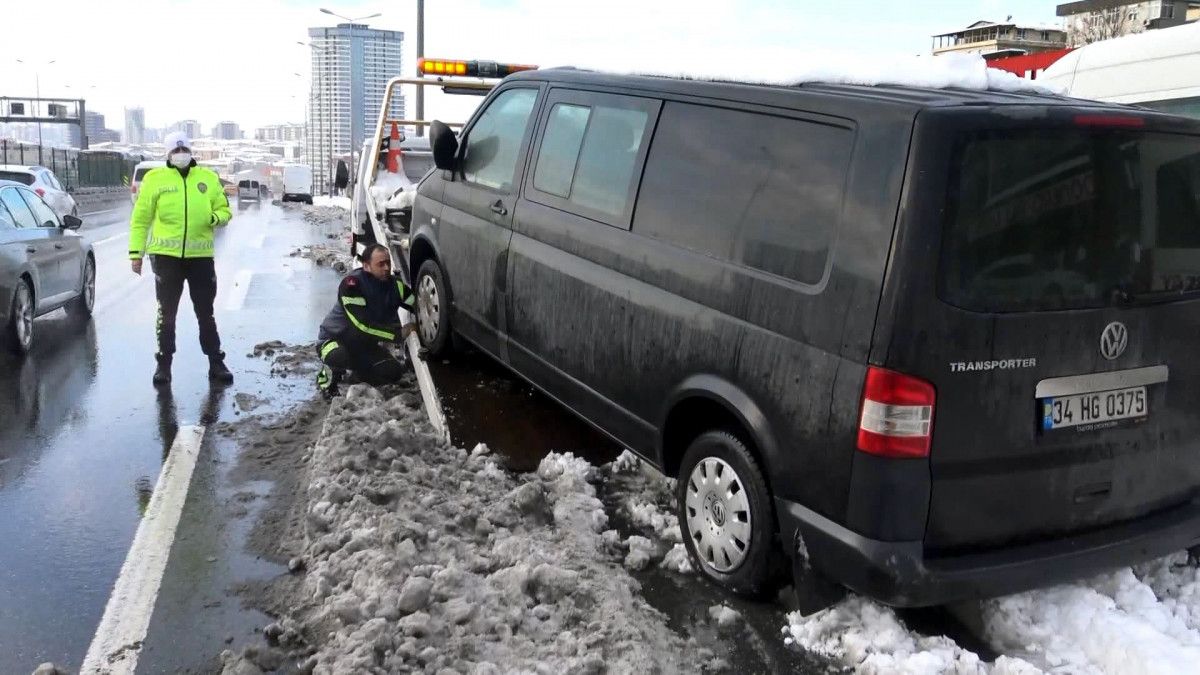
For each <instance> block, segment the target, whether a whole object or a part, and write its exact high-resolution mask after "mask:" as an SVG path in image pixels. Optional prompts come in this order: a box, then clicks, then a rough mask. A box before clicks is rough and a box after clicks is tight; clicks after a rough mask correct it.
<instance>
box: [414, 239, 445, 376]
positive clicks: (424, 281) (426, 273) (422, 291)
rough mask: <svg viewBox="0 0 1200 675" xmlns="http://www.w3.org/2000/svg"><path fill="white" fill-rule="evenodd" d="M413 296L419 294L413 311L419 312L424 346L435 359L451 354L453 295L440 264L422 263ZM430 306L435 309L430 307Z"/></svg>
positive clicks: (418, 328) (433, 261)
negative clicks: (451, 308) (451, 306)
mask: <svg viewBox="0 0 1200 675" xmlns="http://www.w3.org/2000/svg"><path fill="white" fill-rule="evenodd" d="M413 292H414V293H415V294H416V300H415V301H414V302H415V307H414V308H413V309H415V310H417V335H418V336H419V337H420V338H421V345H422V346H424V347H425V348H426V349H428V350H429V353H430V354H431V355H432V356H445V355H446V354H449V353H450V351H451V349H452V347H453V344H452V343H453V340H452V338H451V333H452V330H453V329H452V328H451V326H450V320H451V319H450V317H451V310H450V291H449V289H447V287H446V276H445V272H443V271H442V266H441V265H439V264H438V261H437V260H433V259H430V260H426V261H425V262H423V263H421V269H420V270H418V271H417V279H416V282H415V283H414V284H413ZM426 303H431V304H432V306H430V307H426Z"/></svg>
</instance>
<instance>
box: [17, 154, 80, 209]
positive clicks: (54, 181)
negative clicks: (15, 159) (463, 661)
mask: <svg viewBox="0 0 1200 675" xmlns="http://www.w3.org/2000/svg"><path fill="white" fill-rule="evenodd" d="M0 180H11V181H16V182H17V183H21V184H22V185H27V186H29V189H30V190H33V191H34V192H36V193H37V194H38V196H39V197H41V198H42V199H44V200H45V201H46V203H47V204H49V205H50V208H52V209H54V212H55V213H57V214H58V215H59V217H62V216H78V215H79V207H78V206H77V205H76V204H75V198H74V197H72V196H71V194H70V193H69V192H67V189H66V188H64V187H63V185H62V183H61V182H59V180H58V176H55V175H54V172H53V171H51V170H50V169H47V168H46V167H44V166H21V165H18V164H0Z"/></svg>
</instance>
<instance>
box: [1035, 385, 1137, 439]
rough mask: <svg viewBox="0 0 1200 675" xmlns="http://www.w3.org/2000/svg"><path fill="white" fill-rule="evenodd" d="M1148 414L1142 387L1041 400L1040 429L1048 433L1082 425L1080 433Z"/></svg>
mask: <svg viewBox="0 0 1200 675" xmlns="http://www.w3.org/2000/svg"><path fill="white" fill-rule="evenodd" d="M1148 414H1149V412H1148V408H1147V406H1146V388H1145V387H1130V388H1128V389H1116V390H1114V391H1101V392H1095V393H1089V394H1073V395H1071V396H1056V397H1054V398H1044V399H1042V428H1043V429H1045V430H1047V431H1049V430H1051V429H1065V428H1067V427H1080V426H1084V425H1087V426H1086V427H1084V428H1083V429H1081V431H1086V430H1088V427H1091V428H1104V427H1110V426H1115V423H1116V422H1118V421H1120V420H1128V419H1136V418H1139V417H1146V416H1147V415H1148Z"/></svg>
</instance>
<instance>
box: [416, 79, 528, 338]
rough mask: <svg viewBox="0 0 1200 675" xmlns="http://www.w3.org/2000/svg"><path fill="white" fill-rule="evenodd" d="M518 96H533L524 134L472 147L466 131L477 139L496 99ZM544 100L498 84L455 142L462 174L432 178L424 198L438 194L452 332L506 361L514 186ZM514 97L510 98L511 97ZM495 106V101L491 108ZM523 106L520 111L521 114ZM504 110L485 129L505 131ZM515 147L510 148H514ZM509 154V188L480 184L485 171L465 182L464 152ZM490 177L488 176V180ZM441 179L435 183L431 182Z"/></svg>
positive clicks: (468, 172)
mask: <svg viewBox="0 0 1200 675" xmlns="http://www.w3.org/2000/svg"><path fill="white" fill-rule="evenodd" d="M520 92H532V94H531V96H532V99H530V100H528V101H526V102H525V103H524V104H523V106H524V105H528V106H531V112H529V113H525V114H528V115H529V116H528V117H527V118H526V121H525V122H524V124H525V126H524V127H523V129H524V131H523V133H522V134H521V135H520V136H519V137H518V138H519V140H513V139H508V142H509V143H510V145H509V146H508V147H503V148H500V149H497V147H498V146H496V145H491V146H488V147H486V148H484V147H480V146H473V145H472V143H473V141H472V133H475V134H476V139H475V140H476V141H478V137H479V136H480V135H481V132H480V126H479V125H480V124H481V119H484V118H485V117H486V116H487V115H488V114H489V112H491V111H492V110H493V109H494V108H498V107H499V104H498V103H497V100H498V99H501V98H502V97H504V96H505V95H516V94H518V93H520ZM541 99H542V97H541V96H540V88H539V87H537V86H530V85H525V86H520V87H503V88H498V89H496V90H494V91H493V92H492V93H491V94H490V95H489V96H488V98H487V99H486V100H485V101H484V102H483V104H481V106H480V108H479V111H478V112H477V113H476V115H475V116H474V118H473V119H472V121H471V123H470V124H469V126H468V127H467V128H466V131H465V132H464V133H463V134H462V137H461V140H460V142H461V143H462V144H463V145H464V146H465V147H463V148H462V149H460V154H463V155H464V157H465V158H464V167H463V171H462V172H458V173H457V174H456V175H455V176H453V180H448V173H447V172H434V173H433V174H431V177H430V178H431V181H433V182H434V184H431V186H430V188H429V190H430V194H432V193H434V192H436V191H440V192H441V199H440V201H441V205H442V209H441V215H440V216H439V217H438V221H439V222H438V224H437V226H436V231H437V237H438V240H437V243H438V247H439V252H440V261H441V264H442V266H443V269H444V270H445V271H446V275H447V276H448V277H449V283H450V285H451V289H452V291H453V302H454V314H453V322H454V325H453V327H454V330H456V331H457V332H459V333H460V334H461V335H462V336H463V337H465V338H466V339H468V340H469V341H471V342H472V343H474V344H475V345H476V346H478V347H479V348H481V349H482V350H484V351H485V352H488V353H490V354H491V355H492V356H494V357H497V358H500V359H501V360H505V359H504V354H505V349H506V342H505V339H504V337H503V335H504V332H505V329H506V319H507V316H506V315H505V309H504V307H505V305H506V303H507V301H506V299H505V298H506V296H505V293H506V292H507V291H506V289H507V284H508V279H507V268H508V246H509V240H510V239H511V238H512V229H511V227H512V221H513V213H514V210H515V208H516V202H517V187H518V186H519V184H520V180H521V176H522V173H523V171H524V161H525V156H526V152H527V148H528V145H529V139H530V137H531V135H532V128H533V123H532V122H533V119H534V117H535V116H536V108H537V106H539V105H540V103H541ZM509 100H512V99H509ZM493 104H496V105H495V106H493ZM523 106H521V108H522V109H524V108H523ZM505 114H506V113H505V112H503V111H501V112H497V113H496V115H497V117H499V118H500V121H497V122H495V125H494V126H493V127H491V128H492V129H493V130H494V129H500V128H504V129H506V130H507V129H508V127H507V126H503V125H504V124H505V123H506V122H508V121H510V118H507V117H504V115H505ZM514 146H515V147H514ZM472 151H474V152H476V153H498V154H500V153H507V154H506V155H505V156H507V157H508V158H509V159H511V160H512V173H511V174H506V176H505V179H504V180H507V181H509V184H507V185H504V186H493V185H488V184H485V183H484V178H483V174H482V173H481V174H480V178H479V180H478V181H473V180H471V178H472V176H471V168H470V164H469V162H470V159H471V158H470V157H469V155H470V153H471V152H472ZM491 178H492V176H490V175H489V176H488V179H489V180H490V179H491ZM437 182H440V183H441V185H435V184H436V183H437Z"/></svg>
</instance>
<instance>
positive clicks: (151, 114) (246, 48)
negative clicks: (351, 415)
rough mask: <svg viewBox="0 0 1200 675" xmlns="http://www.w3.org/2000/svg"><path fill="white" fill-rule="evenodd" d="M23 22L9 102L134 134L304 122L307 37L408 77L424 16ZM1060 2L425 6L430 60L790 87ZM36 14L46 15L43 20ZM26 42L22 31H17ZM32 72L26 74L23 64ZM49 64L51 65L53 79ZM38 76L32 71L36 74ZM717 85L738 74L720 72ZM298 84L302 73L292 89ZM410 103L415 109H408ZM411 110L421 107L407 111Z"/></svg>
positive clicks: (269, 10)
mask: <svg viewBox="0 0 1200 675" xmlns="http://www.w3.org/2000/svg"><path fill="white" fill-rule="evenodd" d="M19 4H20V5H21V6H23V7H26V8H28V9H29V10H30V11H29V14H30V15H29V17H28V20H27V23H19V22H14V21H12V20H10V19H12V18H13V15H14V13H16V12H17V11H18V10H17V5H13V6H11V7H10V6H7V4H6V6H5V14H6V19H5V22H4V23H5V27H4V30H3V36H2V38H0V94H5V95H18V96H21V95H32V93H33V90H34V84H35V71H36V73H38V74H40V80H41V91H42V95H43V96H69V97H72V98H75V97H80V96H82V97H83V98H86V99H87V101H88V106H89V108H90V109H92V110H97V111H99V112H101V113H104V114H105V115H107V116H108V120H107V121H108V126H109V127H110V128H114V129H120V128H122V126H123V113H122V109H123V107H124V106H134V105H141V106H143V107H144V108H145V110H146V124H147V126H150V127H164V126H167V125H169V124H172V123H174V122H176V121H178V120H181V119H189V118H190V119H197V120H199V121H200V123H201V124H202V125H203V127H204V129H205V130H206V132H207V131H208V130H209V129H211V127H212V126H213V125H214V124H215V123H216V122H218V121H220V120H225V119H229V120H234V121H236V122H238V123H239V124H241V125H242V126H243V128H245V129H247V130H252V129H253V128H254V127H256V126H261V125H265V124H276V123H280V122H289V121H290V122H303V121H304V109H305V105H306V101H307V97H308V87H309V82H308V78H309V70H310V65H309V63H310V62H309V50H308V48H307V47H303V46H300V45H297V44H296V41H297V40H307V29H308V28H310V27H316V26H328V25H334V24H336V23H339V22H340V21H339V20H337V19H333V18H332V17H329V16H328V15H325V14H322V13H320V12H319V11H318V8H320V7H326V8H329V9H331V10H333V11H335V12H338V13H339V14H343V15H345V16H349V17H359V16H364V15H368V14H373V13H375V12H382V13H383V16H381V17H378V18H376V19H372V20H370V21H369V22H368V23H369V24H370V25H371V26H372V27H375V28H385V29H392V30H402V31H404V32H405V43H406V44H405V57H404V58H405V65H404V68H405V71H406V72H405V73H403V74H405V75H411V74H412V73H413V68H414V64H415V49H416V33H415V25H416V0H389V1H388V2H379V1H372V0H363V1H361V2H356V1H347V0H341V1H337V2H334V1H332V0H55V1H54V2H52V3H47V4H42V5H38V4H35V5H29V4H28V3H19ZM1054 7H1055V2H1053V1H1043V2H1038V1H1034V0H1008V1H1005V2H1001V0H978V1H975V2H971V1H969V0H967V1H964V0H958V1H950V0H935V1H926V2H920V1H918V2H913V3H911V5H910V4H909V3H899V2H876V3H855V2H843V1H833V0H825V1H823V2H813V1H810V0H791V1H784V0H755V1H750V0H745V1H741V0H739V1H735V0H690V1H684V0H605V1H604V2H598V1H595V0H582V1H573V0H570V1H569V0H427V2H426V17H425V23H426V40H425V52H426V55H427V56H436V57H443V58H477V59H493V60H498V61H505V60H507V61H513V62H519V63H534V64H539V65H542V66H553V65H580V66H588V67H599V68H606V69H612V70H625V71H627V70H638V69H649V70H654V71H660V72H661V71H663V70H673V69H679V70H682V71H688V72H698V71H700V72H702V71H703V70H704V66H705V64H724V65H727V64H728V63H744V64H745V67H746V73H747V76H748V77H753V76H754V75H756V74H758V75H761V76H764V77H782V76H786V75H787V71H788V68H789V67H791V66H793V64H797V63H803V62H805V61H806V60H809V59H813V58H833V57H830V56H828V55H825V56H814V53H822V52H827V51H838V50H840V51H843V52H857V53H859V54H865V55H867V56H871V57H877V58H880V59H886V58H889V57H896V56H911V55H914V54H918V53H928V52H929V49H930V44H931V41H930V35H932V34H934V33H939V32H947V31H950V30H954V29H956V28H960V27H963V26H966V25H967V24H969V23H971V22H972V21H975V20H978V19H989V20H1004V19H1005V17H1006V16H1007V15H1010V14H1011V15H1013V18H1014V19H1015V20H1018V21H1024V22H1028V23H1057V19H1056V18H1055V16H1054ZM35 8H36V9H35ZM18 26H19V28H18ZM16 59H22V60H24V61H25V62H26V64H27V65H22V64H19V63H17V62H16ZM49 61H54V63H52V64H48V62H49ZM35 64H36V65H35ZM721 70H727V68H726V67H722V68H721ZM295 73H300V74H301V76H300V77H297V76H296V75H295ZM410 101H411V98H410ZM410 105H411V102H410ZM459 108H461V106H454V105H453V104H446V103H445V102H443V101H440V100H431V101H430V104H429V105H428V107H427V113H428V114H427V116H429V117H434V116H438V115H439V112H441V113H442V115H441V116H443V117H449V118H454V117H455V116H456V115H457V114H458V109H459Z"/></svg>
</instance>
